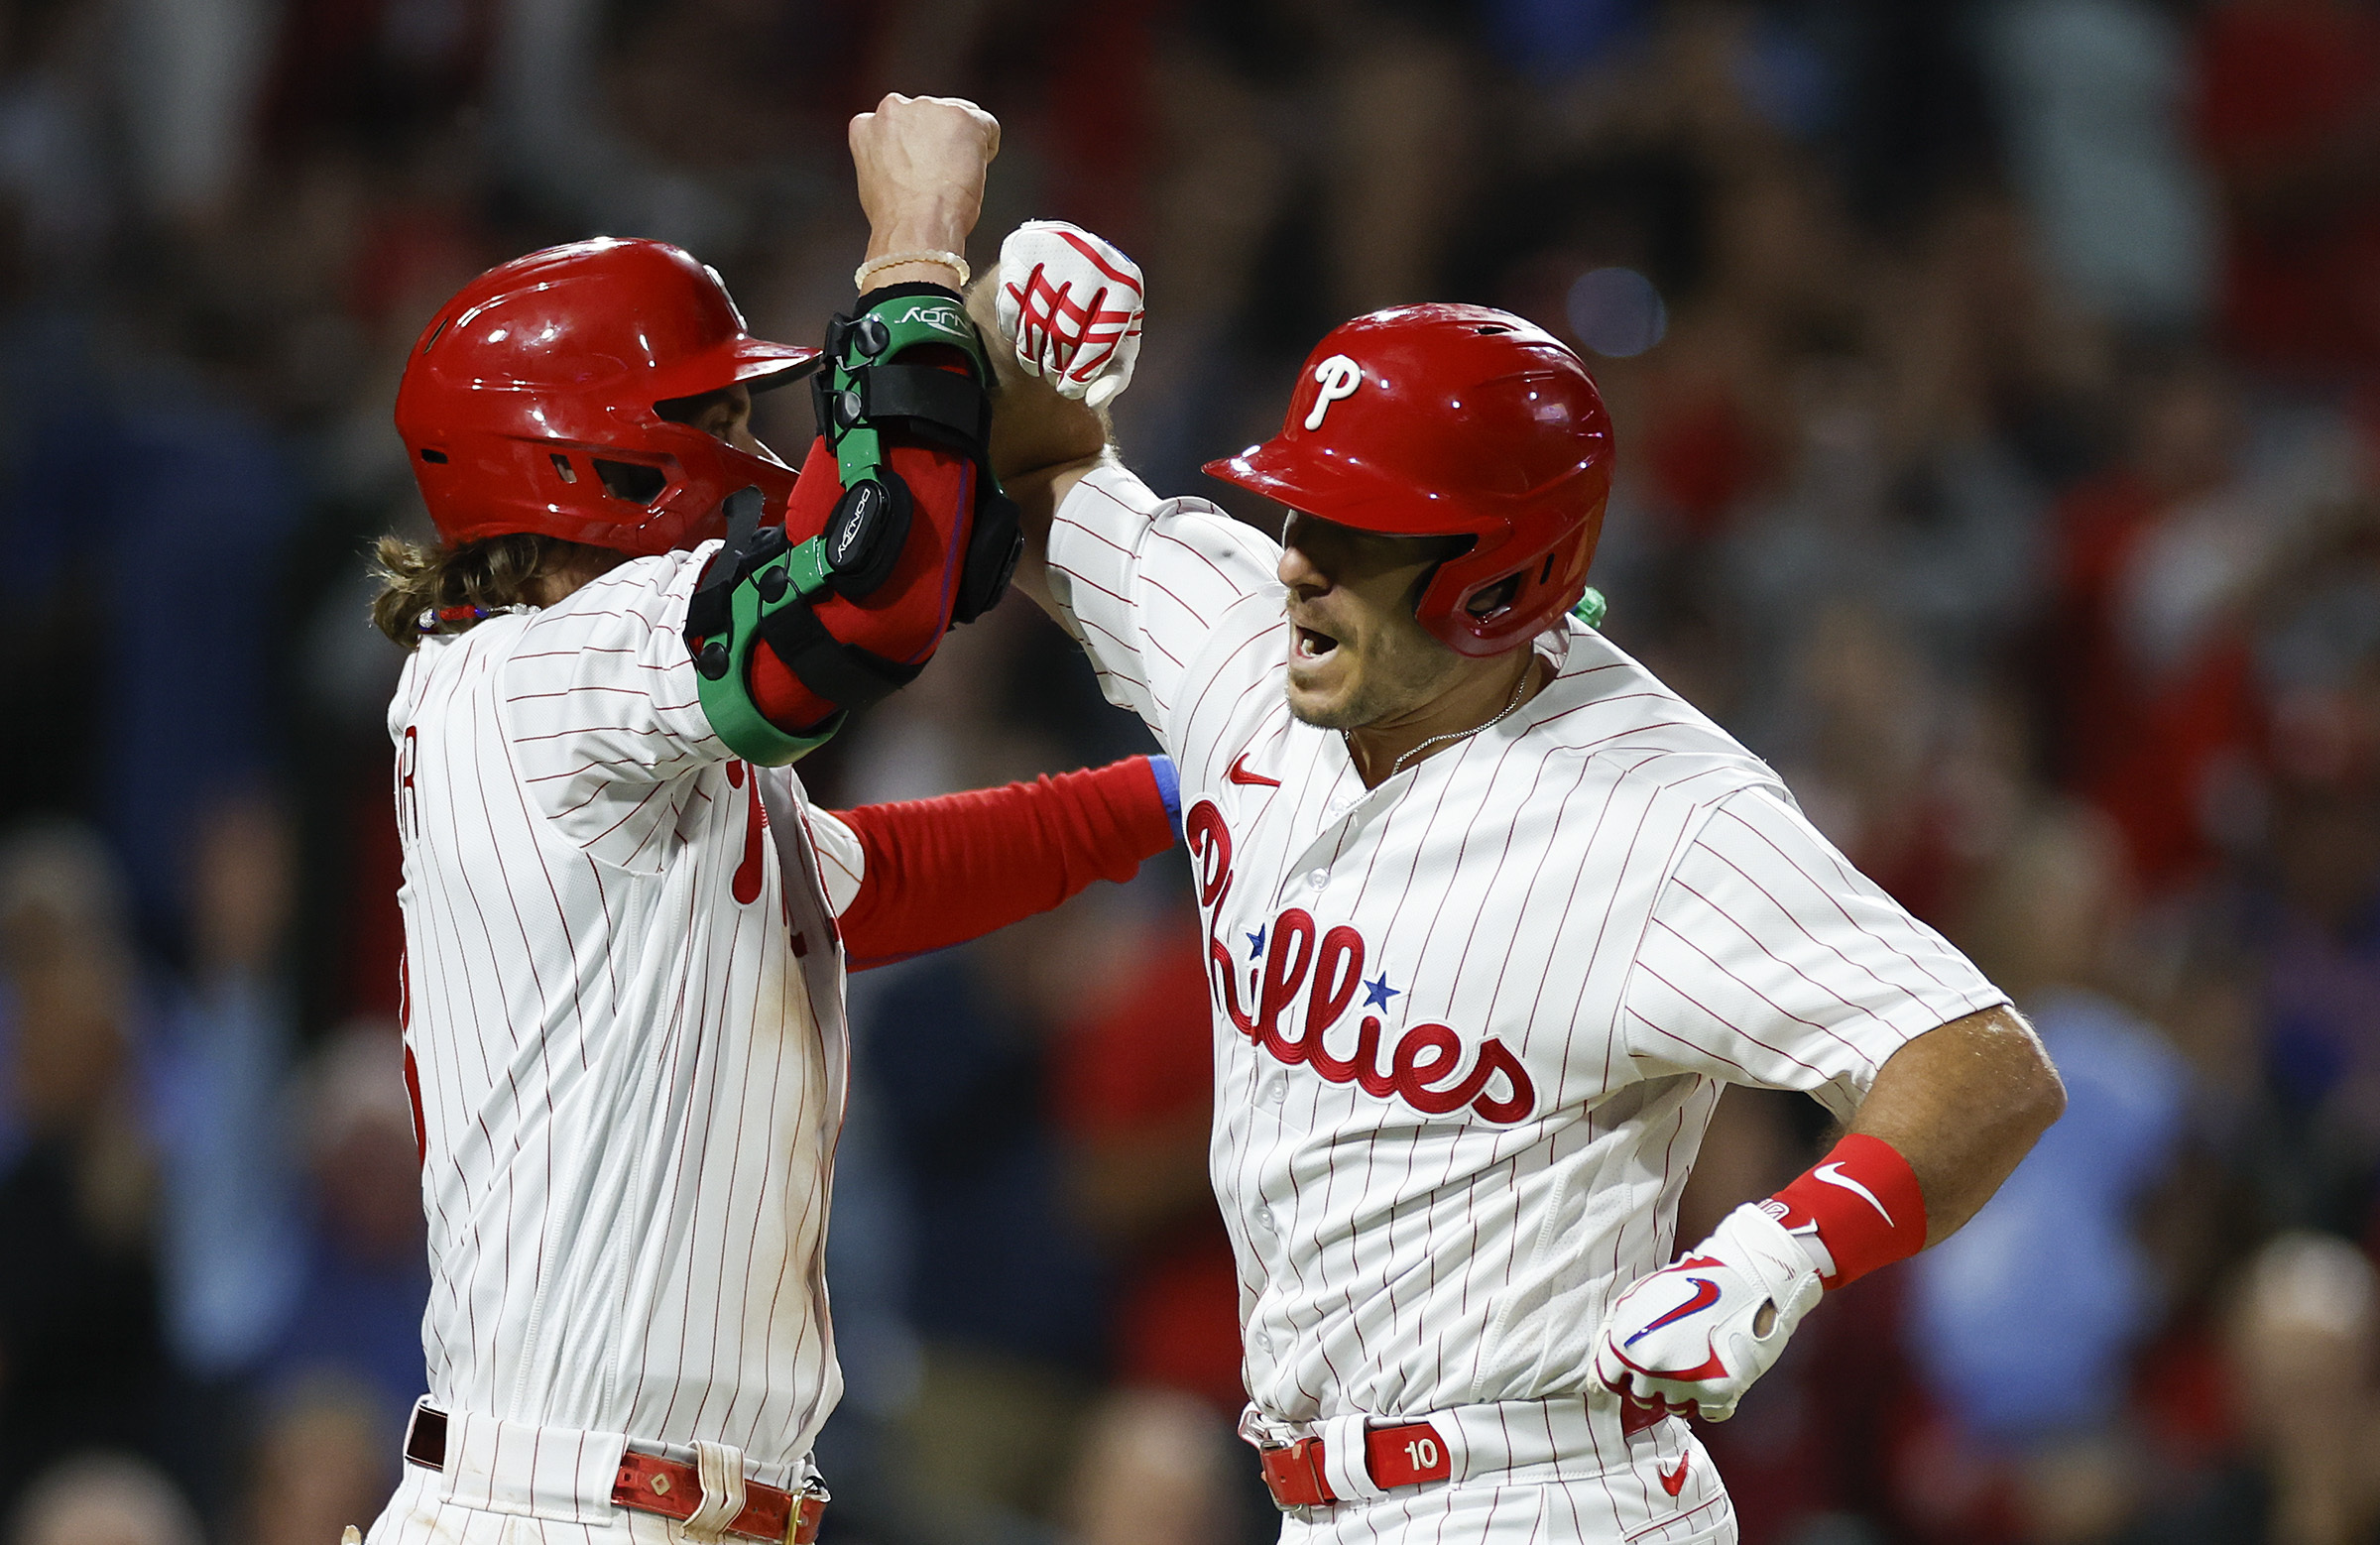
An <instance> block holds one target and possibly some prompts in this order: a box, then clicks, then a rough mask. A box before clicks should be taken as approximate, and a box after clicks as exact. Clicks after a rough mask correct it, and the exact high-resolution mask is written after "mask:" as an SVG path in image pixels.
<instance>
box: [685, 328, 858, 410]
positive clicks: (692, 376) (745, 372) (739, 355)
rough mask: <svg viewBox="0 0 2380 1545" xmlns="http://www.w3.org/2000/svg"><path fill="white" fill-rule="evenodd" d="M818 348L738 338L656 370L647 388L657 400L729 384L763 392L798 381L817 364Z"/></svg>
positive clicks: (720, 387)
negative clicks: (673, 365)
mask: <svg viewBox="0 0 2380 1545" xmlns="http://www.w3.org/2000/svg"><path fill="white" fill-rule="evenodd" d="M818 358H819V351H818V350H816V349H806V348H802V347H800V346H799V345H796V344H791V343H771V342H769V341H768V340H767V339H764V338H737V339H734V340H732V341H730V342H728V343H726V344H724V345H722V346H721V347H719V348H717V349H714V350H712V351H711V352H710V353H708V354H702V355H698V356H696V357H695V358H693V359H689V360H685V361H682V362H680V363H679V364H678V365H676V366H675V367H674V368H672V369H670V370H668V371H666V372H661V373H657V374H655V375H654V377H653V378H652V381H651V385H650V387H649V388H648V390H650V391H651V392H652V393H653V400H654V402H656V403H666V402H671V401H673V400H675V399H677V398H681V397H700V396H702V394H704V393H705V392H721V391H725V390H726V389H727V388H729V387H731V386H744V387H750V388H752V389H753V390H755V391H759V392H765V391H767V390H769V389H770V388H771V387H780V386H784V385H785V384H786V383H788V382H792V381H797V380H799V379H800V378H801V377H802V376H804V375H806V374H808V373H809V372H810V371H811V370H813V369H814V368H816V366H817V364H818Z"/></svg>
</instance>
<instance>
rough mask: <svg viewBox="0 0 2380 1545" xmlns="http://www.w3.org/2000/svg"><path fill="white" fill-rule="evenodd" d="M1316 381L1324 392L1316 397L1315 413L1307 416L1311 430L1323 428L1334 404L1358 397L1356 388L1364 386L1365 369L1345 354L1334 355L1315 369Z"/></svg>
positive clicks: (1307, 423) (1307, 425) (1307, 422)
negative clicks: (1325, 418)
mask: <svg viewBox="0 0 2380 1545" xmlns="http://www.w3.org/2000/svg"><path fill="white" fill-rule="evenodd" d="M1314 380H1315V383H1316V384H1317V385H1318V386H1320V387H1321V388H1322V390H1321V391H1320V392H1319V393H1317V394H1316V395H1315V398H1314V411H1313V412H1312V413H1310V414H1308V415H1306V427H1307V428H1309V429H1319V428H1321V427H1322V418H1323V415H1325V414H1327V413H1329V412H1330V411H1331V405H1332V404H1333V403H1336V402H1340V401H1342V400H1344V399H1346V398H1350V397H1353V396H1355V395H1356V388H1358V387H1360V386H1362V385H1363V384H1364V367H1363V366H1361V365H1359V364H1357V363H1356V362H1355V361H1354V360H1352V359H1349V358H1348V357H1347V356H1346V355H1344V354H1334V355H1332V356H1331V357H1330V358H1329V359H1326V360H1324V361H1323V362H1322V363H1321V364H1319V365H1317V366H1315V367H1314Z"/></svg>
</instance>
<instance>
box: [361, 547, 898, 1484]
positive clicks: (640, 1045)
mask: <svg viewBox="0 0 2380 1545" xmlns="http://www.w3.org/2000/svg"><path fill="white" fill-rule="evenodd" d="M715 546H716V543H711V544H707V545H706V546H704V547H703V548H700V549H698V550H697V551H695V552H693V553H682V552H679V553H669V554H665V555H662V556H659V557H650V558H641V559H637V560H635V561H633V562H630V563H627V564H625V565H623V566H622V567H620V568H617V569H615V570H613V571H612V572H611V573H610V574H608V575H606V576H604V577H603V578H601V579H598V580H596V581H594V582H593V583H591V584H589V585H587V586H585V587H584V588H582V589H581V590H579V591H578V592H576V593H575V594H573V595H572V596H570V597H569V598H567V599H566V600H564V601H563V602H561V603H560V604H558V605H556V606H553V607H551V608H548V609H546V610H544V611H541V612H534V613H519V614H514V615H508V616H500V617H496V618H492V619H490V620H488V621H486V622H484V623H481V624H480V625H479V626H478V627H476V628H473V629H471V630H470V631H469V632H467V633H463V634H460V635H456V636H453V637H449V638H431V639H427V640H424V641H423V643H422V645H421V647H420V650H419V651H418V653H416V654H415V656H414V657H413V659H412V660H411V661H410V662H409V663H408V664H407V666H406V669H405V674H404V677H403V679H402V681H401V683H400V685H399V688H398V694H397V699H396V701H395V703H394V704H393V705H392V706H391V708H390V712H389V728H390V733H391V735H392V736H393V737H394V739H395V741H396V744H397V778H396V797H397V817H398V825H399V827H400V830H401V833H402V837H403V841H404V848H405V883H404V890H403V891H402V893H401V900H402V902H403V907H404V913H405V937H406V959H407V975H406V988H407V1026H406V1048H407V1057H408V1073H409V1076H410V1077H412V1078H413V1079H414V1080H415V1081H416V1085H417V1091H418V1102H419V1104H418V1111H419V1116H420V1120H421V1125H422V1133H421V1135H422V1141H423V1145H424V1163H423V1173H422V1199H423V1205H424V1208H425V1210H426V1211H427V1213H428V1217H429V1253H430V1269H431V1289H430V1301H429V1307H428V1311H427V1313H426V1314H425V1316H424V1318H423V1322H422V1341H423V1347H424V1351H425V1353H426V1354H427V1358H428V1365H429V1391H430V1397H431V1400H432V1403H434V1404H436V1405H438V1406H440V1407H442V1408H444V1409H447V1410H449V1411H454V1412H470V1413H478V1414H482V1415H488V1416H494V1417H499V1418H503V1419H506V1420H509V1421H515V1422H521V1423H526V1424H530V1425H534V1426H538V1427H546V1428H564V1429H579V1430H584V1431H591V1432H595V1433H609V1434H625V1435H627V1436H629V1437H633V1438H636V1439H638V1440H640V1441H642V1442H647V1443H659V1444H677V1445H690V1444H692V1443H693V1442H695V1441H696V1440H698V1439H699V1440H703V1441H708V1442H715V1443H723V1444H727V1445H730V1446H733V1447H736V1448H739V1449H742V1450H744V1451H745V1452H746V1455H747V1458H748V1461H749V1464H750V1473H751V1475H752V1476H753V1478H754V1479H756V1480H761V1481H765V1482H770V1483H772V1484H776V1485H783V1484H785V1482H786V1481H787V1480H788V1479H790V1477H791V1476H792V1474H793V1467H794V1464H795V1462H796V1461H797V1460H798V1459H799V1458H800V1457H801V1455H802V1454H803V1453H804V1452H805V1451H806V1450H807V1449H808V1447H809V1445H810V1442H811V1440H812V1438H813V1437H814V1436H815V1434H816V1433H817V1430H818V1428H819V1425H820V1424H821V1423H822V1422H823V1421H824V1420H825V1418H826V1415H827V1413H828V1411H829V1410H830V1409H832V1407H833V1405H834V1402H835V1400H836V1397H837V1396H838V1394H839V1393H840V1390H841V1377H840V1374H839V1373H838V1371H837V1369H836V1366H835V1358H834V1349H833V1342H832V1338H831V1335H830V1333H829V1329H828V1325H827V1317H826V1290H825V1283H824V1275H823V1249H824V1243H825V1232H826V1215H827V1191H828V1185H829V1180H830V1175H831V1169H832V1155H833V1148H834V1140H835V1134H836V1131H837V1129H838V1128H839V1126H840V1123H841V1120H842V1104H843V1087H844V1073H845V1068H846V1063H847V1056H846V1046H845V1043H844V1040H843V1021H842V1007H841V994H842V960H841V949H840V944H839V941H838V940H837V939H836V938H835V936H834V933H835V930H834V924H833V921H832V916H831V913H832V912H833V911H836V910H840V909H841V907H842V906H845V905H848V904H849V902H850V900H851V897H852V895H853V894H854V893H855V892H856V891H857V880H858V869H859V848H858V844H857V842H856V840H854V839H853V837H852V835H851V833H850V831H849V830H848V829H847V828H845V827H843V826H842V825H841V823H839V822H837V821H835V820H834V819H833V818H832V817H831V816H828V815H826V814H825V813H824V812H821V811H816V810H812V809H810V808H809V807H808V805H807V802H806V799H805V797H804V795H803V793H802V790H801V786H800V783H799V782H798V781H797V780H796V779H794V778H793V776H792V775H791V773H790V772H784V771H781V770H778V771H772V770H762V771H760V772H758V774H757V776H756V775H755V772H754V770H753V769H751V768H750V767H748V766H747V765H746V764H744V763H742V762H740V761H737V760H735V759H733V758H731V756H730V755H729V753H728V751H727V748H726V747H725V746H724V745H723V744H721V742H720V741H719V740H718V738H717V737H716V736H715V735H713V734H712V733H711V729H710V726H709V723H708V722H707V721H706V720H705V719H704V717H703V715H702V710H701V708H700V707H699V706H698V704H697V701H696V693H695V677H694V671H693V667H692V665H691V664H690V663H689V661H688V658H687V654H686V649H685V645H684V643H683V642H682V640H681V639H680V638H679V636H678V635H679V631H680V630H681V629H682V627H683V626H684V618H685V610H686V601H687V598H688V596H689V595H690V594H691V592H692V589H693V586H694V584H695V583H696V581H697V580H698V578H699V577H700V574H701V571H702V567H703V563H704V561H705V560H706V559H707V558H708V556H709V553H710V551H711V550H712V549H713V548H714V547H715ZM765 837H773V839H774V840H764V839H765ZM819 853H825V854H828V855H831V856H832V857H833V862H830V863H828V864H826V865H825V866H824V869H823V872H822V869H821V864H820V860H819V858H818V857H816V856H814V855H817V854H819ZM822 874H823V875H831V876H832V877H833V882H834V883H833V885H832V887H831V889H829V888H827V887H826V884H825V881H824V880H823V878H822Z"/></svg>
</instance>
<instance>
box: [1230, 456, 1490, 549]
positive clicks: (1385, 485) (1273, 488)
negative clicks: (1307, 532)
mask: <svg viewBox="0 0 2380 1545" xmlns="http://www.w3.org/2000/svg"><path fill="white" fill-rule="evenodd" d="M1201 470H1203V471H1204V472H1205V473H1206V474H1207V476H1209V477H1211V478H1216V479H1219V480H1220V481H1222V482H1226V483H1230V484H1232V485H1233V486H1234V487H1237V488H1245V489H1247V490H1249V492H1250V493H1256V494H1262V495H1263V496H1264V497H1265V498H1267V499H1270V500H1272V501H1273V502H1274V503H1276V504H1283V505H1287V506H1288V507H1289V508H1290V509H1292V510H1296V511H1300V512H1302V513H1304V514H1306V515H1312V516H1318V517H1320V518H1321V519H1323V520H1326V521H1330V522H1333V523H1334V524H1336V525H1340V526H1350V527H1354V528H1355V529H1356V530H1358V531H1365V532H1376V533H1378V534H1379V535H1383V536H1447V535H1476V534H1477V533H1478V532H1479V531H1481V530H1482V529H1483V527H1484V526H1485V525H1486V524H1487V523H1486V522H1483V521H1482V519H1481V518H1480V514H1479V512H1477V511H1474V510H1467V509H1464V508H1462V507H1461V506H1458V505H1457V504H1455V502H1454V501H1452V500H1450V499H1447V498H1445V497H1444V496H1443V495H1439V494H1434V493H1429V492H1424V491H1417V490H1415V489H1412V488H1410V487H1407V486H1405V485H1403V484H1401V483H1399V482H1398V481H1397V480H1396V479H1395V478H1393V477H1391V476H1390V475H1389V474H1388V473H1386V472H1385V471H1383V470H1377V469H1374V468H1372V467H1368V466H1366V465H1365V464H1364V463H1363V462H1362V461H1361V460H1359V459H1357V458H1355V457H1353V456H1348V455H1345V454H1344V453H1342V452H1339V451H1336V450H1333V449H1331V448H1329V447H1327V446H1311V445H1307V444H1299V443H1296V442H1292V441H1286V440H1281V439H1271V440H1266V441H1265V442H1264V443H1263V444H1261V445H1250V446H1249V448H1248V449H1246V450H1244V451H1242V452H1240V454H1238V455H1237V456H1226V457H1224V458H1223V459H1222V460H1220V461H1210V462H1208V463H1207V464H1206V466H1205V467H1204V468H1202V469H1201Z"/></svg>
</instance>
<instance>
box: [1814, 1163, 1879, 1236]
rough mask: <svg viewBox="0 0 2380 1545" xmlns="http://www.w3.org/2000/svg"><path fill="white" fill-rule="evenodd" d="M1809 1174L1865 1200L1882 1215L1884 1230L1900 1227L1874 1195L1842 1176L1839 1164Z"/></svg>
mask: <svg viewBox="0 0 2380 1545" xmlns="http://www.w3.org/2000/svg"><path fill="white" fill-rule="evenodd" d="M1829 1171H1833V1173H1831V1174H1830V1173H1829ZM1810 1173H1811V1175H1812V1177H1813V1178H1815V1179H1819V1180H1823V1181H1825V1182H1826V1183H1827V1184H1828V1185H1831V1186H1841V1187H1842V1188H1843V1189H1844V1190H1845V1191H1848V1192H1850V1193H1852V1194H1853V1195H1854V1196H1857V1197H1860V1198H1862V1199H1863V1200H1865V1201H1866V1203H1867V1205H1868V1206H1870V1207H1872V1208H1874V1209H1875V1210H1876V1211H1877V1212H1878V1213H1880V1214H1882V1215H1883V1218H1884V1226H1885V1227H1886V1228H1888V1229H1897V1228H1899V1227H1900V1225H1899V1224H1897V1223H1895V1222H1893V1221H1892V1214H1891V1212H1890V1211H1888V1210H1887V1209H1886V1208H1885V1206H1884V1204H1883V1203H1882V1202H1880V1201H1878V1200H1876V1193H1875V1192H1873V1191H1870V1190H1869V1189H1868V1188H1867V1187H1865V1186H1863V1185H1861V1184H1860V1183H1859V1182H1858V1181H1856V1180H1853V1179H1852V1178H1851V1177H1850V1176H1848V1175H1846V1174H1844V1172H1843V1166H1842V1165H1841V1164H1821V1165H1819V1166H1818V1168H1816V1169H1814V1170H1812V1171H1810Z"/></svg>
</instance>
